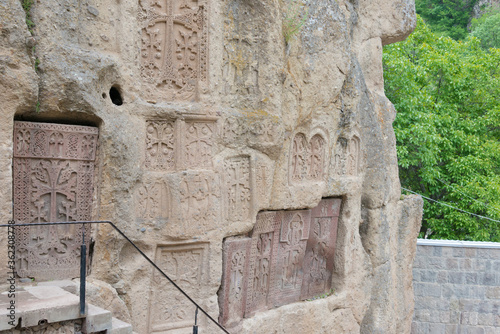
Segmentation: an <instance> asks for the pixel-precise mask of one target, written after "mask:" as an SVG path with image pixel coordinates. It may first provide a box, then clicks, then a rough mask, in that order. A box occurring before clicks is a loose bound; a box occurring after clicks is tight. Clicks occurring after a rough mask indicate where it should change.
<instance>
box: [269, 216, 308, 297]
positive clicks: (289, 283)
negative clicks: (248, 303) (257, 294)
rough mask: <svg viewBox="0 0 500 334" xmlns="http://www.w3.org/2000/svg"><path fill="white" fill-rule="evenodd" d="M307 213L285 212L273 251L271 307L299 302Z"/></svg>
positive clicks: (306, 233) (306, 234) (305, 244)
mask: <svg viewBox="0 0 500 334" xmlns="http://www.w3.org/2000/svg"><path fill="white" fill-rule="evenodd" d="M310 222H311V211H310V210H300V211H285V212H284V214H283V221H282V223H281V229H280V242H279V246H278V249H277V257H278V258H277V262H276V267H275V268H274V269H275V270H276V288H275V290H274V296H273V300H274V305H275V306H280V305H285V304H288V303H292V302H294V301H298V300H299V299H300V291H301V288H302V279H303V276H304V272H303V268H302V266H303V262H304V255H305V252H306V246H307V239H308V238H309V226H310Z"/></svg>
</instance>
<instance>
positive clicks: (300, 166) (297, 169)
mask: <svg viewBox="0 0 500 334" xmlns="http://www.w3.org/2000/svg"><path fill="white" fill-rule="evenodd" d="M325 151H326V141H325V139H324V138H323V137H322V136H321V135H320V134H316V135H314V136H313V137H312V138H311V139H310V140H309V141H307V139H306V136H305V135H304V134H303V133H300V132H299V133H297V134H296V135H295V137H294V138H293V141H292V148H291V154H290V167H289V168H290V180H291V181H292V182H301V181H307V180H313V181H321V180H322V179H323V175H324V166H325V158H326V157H325V154H326V152H325Z"/></svg>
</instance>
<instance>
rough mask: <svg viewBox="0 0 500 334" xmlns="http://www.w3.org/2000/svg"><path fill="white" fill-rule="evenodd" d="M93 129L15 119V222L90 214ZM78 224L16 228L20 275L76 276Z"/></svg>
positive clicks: (70, 218) (41, 277)
mask: <svg viewBox="0 0 500 334" xmlns="http://www.w3.org/2000/svg"><path fill="white" fill-rule="evenodd" d="M97 134H98V129H97V128H93V127H87V126H76V125H63V124H49V123H31V122H15V123H14V161H13V173H14V190H13V192H14V194H13V195H14V196H13V197H14V219H15V220H16V221H17V222H18V223H35V222H37V223H41V222H58V221H76V220H90V219H91V213H92V192H93V182H94V160H95V152H96V146H97ZM81 229H82V227H81V226H76V225H71V226H62V227H56V226H47V227H42V226H37V227H29V228H19V229H18V230H17V231H18V232H17V233H16V243H17V252H16V254H17V261H16V266H17V272H18V274H19V276H21V277H36V278H37V279H38V280H44V279H55V278H58V279H61V278H72V277H78V276H79V273H80V271H79V265H80V257H79V249H80V244H81V235H82V231H81ZM89 232H90V230H89V227H86V233H87V235H89ZM87 240H88V239H87Z"/></svg>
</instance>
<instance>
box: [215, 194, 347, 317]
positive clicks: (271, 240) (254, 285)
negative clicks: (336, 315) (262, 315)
mask: <svg viewBox="0 0 500 334" xmlns="http://www.w3.org/2000/svg"><path fill="white" fill-rule="evenodd" d="M341 203H342V200H341V199H339V198H326V199H322V200H321V201H320V203H319V205H318V206H317V207H315V208H314V209H312V210H296V211H264V212H259V214H258V215H257V222H256V224H255V227H254V230H253V232H252V235H251V239H249V238H243V239H227V240H226V241H225V242H224V252H223V261H224V265H223V282H222V290H221V291H222V292H221V295H220V296H219V305H220V306H221V318H220V319H221V321H222V322H223V324H225V325H229V326H233V325H235V324H236V323H237V322H238V321H240V320H241V318H243V317H245V318H248V317H251V316H253V315H254V314H255V313H256V312H259V311H265V310H268V309H270V308H272V307H275V306H281V305H285V304H289V303H293V302H297V301H300V300H301V299H309V298H313V297H315V296H318V295H321V294H323V293H326V292H328V291H329V290H330V288H331V284H332V275H333V269H334V256H335V244H336V239H337V225H338V217H339V214H340V206H341ZM242 305H244V310H243V308H242Z"/></svg>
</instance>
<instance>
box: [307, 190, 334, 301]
mask: <svg viewBox="0 0 500 334" xmlns="http://www.w3.org/2000/svg"><path fill="white" fill-rule="evenodd" d="M341 203H342V200H341V199H339V198H326V199H322V200H321V202H319V205H318V206H317V207H315V208H314V209H312V214H311V232H310V233H309V240H308V241H307V249H306V255H305V258H304V266H303V268H304V280H303V282H302V293H301V299H310V298H313V297H315V296H318V295H321V294H323V293H326V292H328V291H329V290H330V288H331V284H332V274H333V265H334V256H335V244H336V241H337V225H338V217H339V213H340V204H341Z"/></svg>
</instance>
